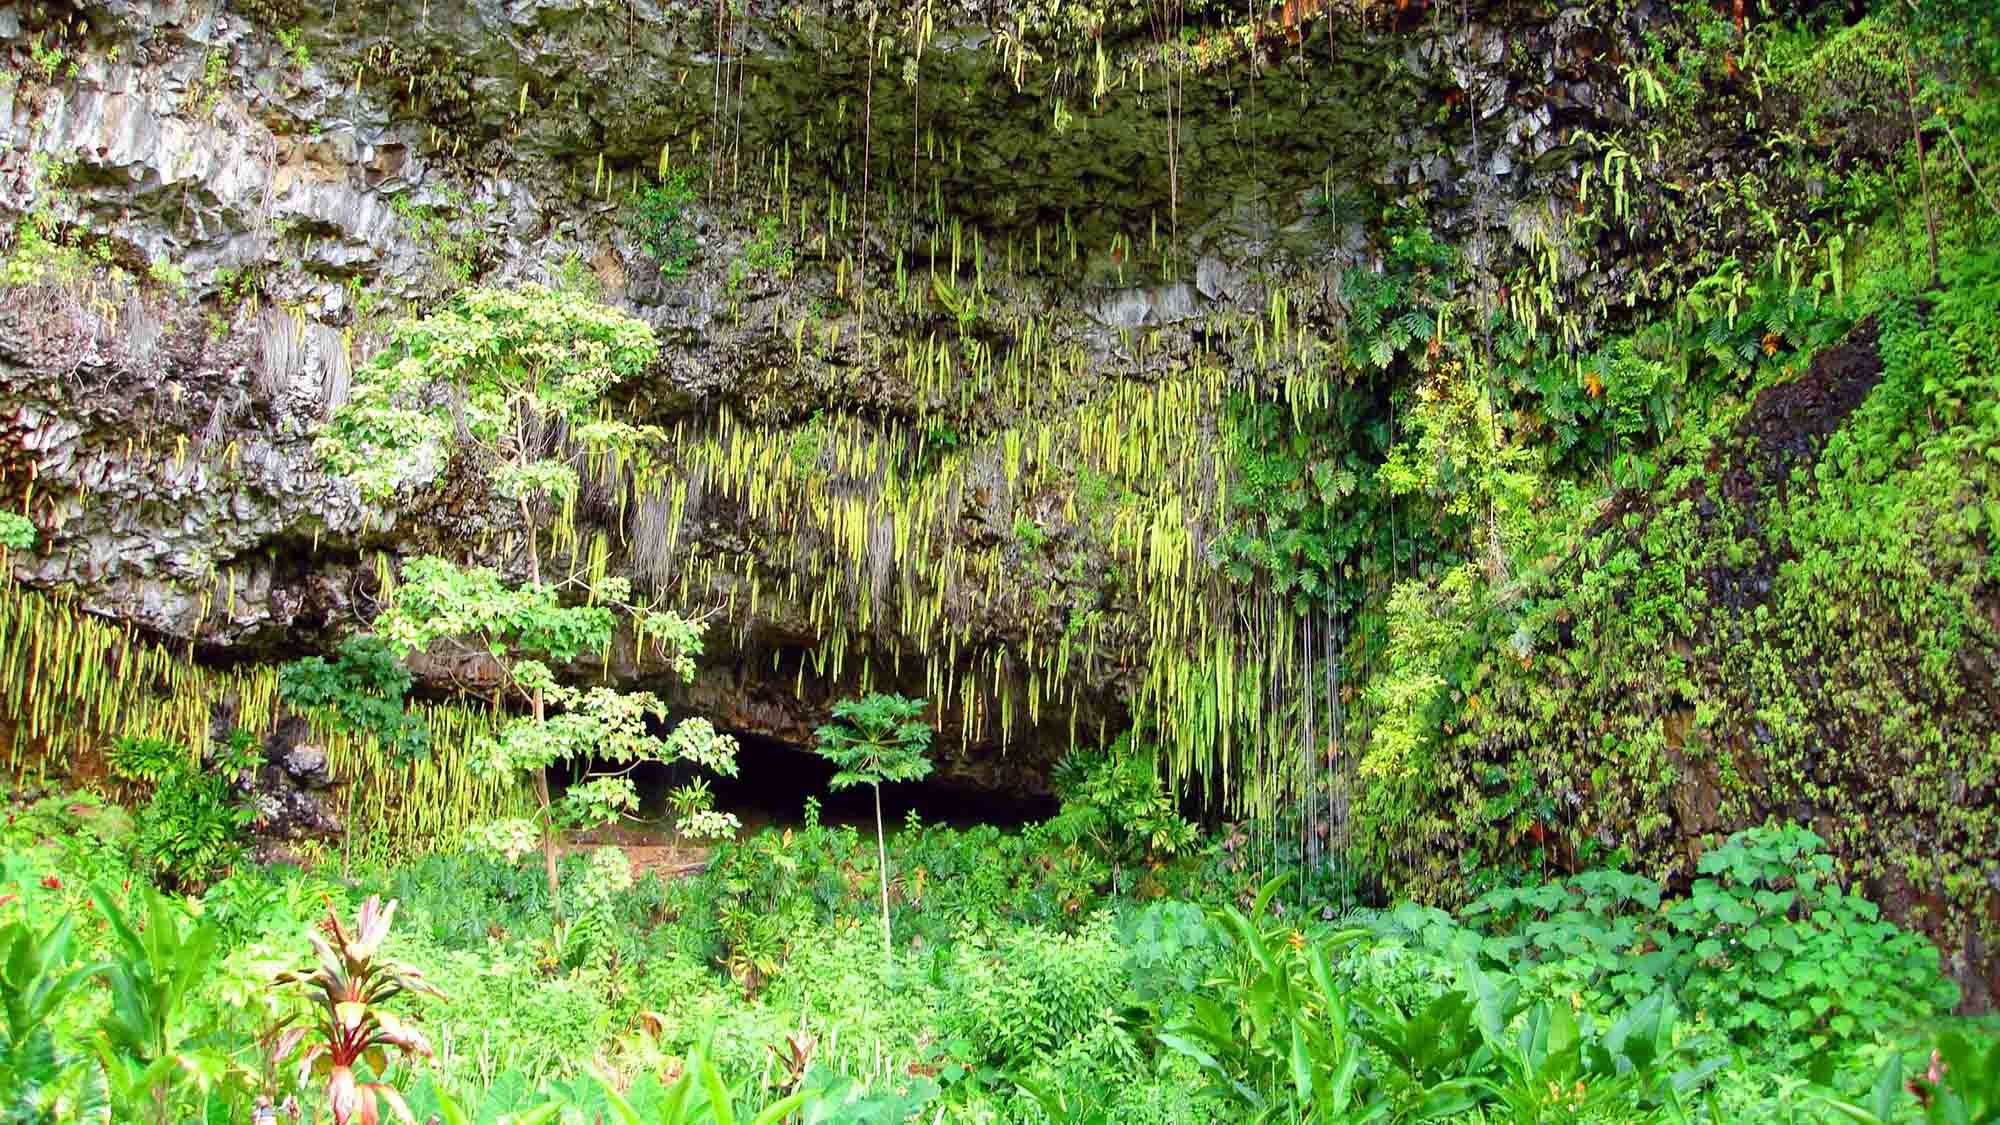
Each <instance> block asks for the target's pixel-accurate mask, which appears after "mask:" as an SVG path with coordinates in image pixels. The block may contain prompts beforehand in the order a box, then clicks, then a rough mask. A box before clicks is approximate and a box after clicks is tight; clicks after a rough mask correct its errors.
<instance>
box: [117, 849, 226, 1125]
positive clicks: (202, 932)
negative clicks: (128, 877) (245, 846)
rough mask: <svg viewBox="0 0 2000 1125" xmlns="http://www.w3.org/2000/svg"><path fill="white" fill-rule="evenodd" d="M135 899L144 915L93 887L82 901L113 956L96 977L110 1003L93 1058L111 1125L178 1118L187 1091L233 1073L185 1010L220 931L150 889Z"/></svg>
mask: <svg viewBox="0 0 2000 1125" xmlns="http://www.w3.org/2000/svg"><path fill="white" fill-rule="evenodd" d="M137 898H138V899H140V900H141V902H142V903H143V907H142V908H143V910H144V913H143V915H140V916H139V917H137V918H135V917H133V916H132V915H128V914H127V913H126V912H125V911H124V910H122V909H120V907H119V905H118V901H117V900H116V899H115V898H113V897H112V896H111V895H110V894H109V893H108V892H107V891H105V890H104V889H103V888H93V891H92V894H91V901H92V902H93V903H95V904H96V906H97V909H98V911H99V912H101V913H102V914H103V915H104V920H105V921H106V922H107V923H108V924H109V925H110V928H111V935H112V943H113V944H112V950H113V953H114V954H115V956H114V957H113V958H112V960H111V961H110V963H109V964H108V965H107V966H106V967H105V970H104V980H105V983H106V984H107V985H109V986H110V995H111V1005H110V1009H109V1011H108V1012H107V1013H106V1015H105V1016H104V1021H103V1023H102V1025H101V1026H100V1028H99V1032H98V1036H97V1054H98V1060H99V1061H100V1062H101V1063H102V1064H103V1066H104V1072H105V1076H106V1077H107V1078H108V1079H109V1081H110V1087H111V1094H112V1105H113V1109H114V1110H115V1111H116V1112H117V1114H118V1115H119V1117H120V1119H122V1120H133V1119H137V1118H139V1117H140V1116H142V1115H143V1117H144V1119H146V1120H150V1121H153V1122H155V1123H156V1125H166V1123H167V1122H169V1121H183V1120H187V1118H186V1117H185V1116H183V1115H182V1114H183V1110H184V1108H185V1106H186V1100H185V1099H186V1098H187V1097H188V1096H189V1095H188V1090H187V1087H188V1086H189V1085H190V1084H192V1085H193V1086H194V1087H195V1089H196V1091H200V1092H205V1091H207V1090H208V1089H211V1088H213V1087H214V1086H216V1085H217V1084H219V1083H221V1082H222V1081H224V1080H226V1079H228V1078H230V1077H231V1076H232V1074H234V1073H235V1071H234V1067H233V1065H232V1064H231V1062H230V1060H229V1057H228V1055H227V1054H226V1053H224V1051H223V1050H222V1049H220V1047H219V1045H218V1043H217V1041H216V1036H215V1034H214V1031H215V1029H214V1028H213V1027H212V1026H211V1025H209V1024H208V1023H207V1022H206V1021H205V1020H204V1019H203V1014H202V1011H201V1008H200V1006H199V1005H197V1004H196V1003H195V1002H194V1001H195V1000H196V998H197V997H198V995H199V994H200V992H201V990H202V988H203V987H204V986H205V985H206V984H207V983H208V982H209V979H210V977H211V976H212V975H213V973H214V972H215V970H216V967H217V965H218V964H219V963H220V961H221V957H222V951H221V946H220V941H219V938H220V936H221V932H220V931H219V930H218V929H217V928H216V927H215V925H214V924H213V923H211V922H207V921H202V920H198V919H190V918H188V917H186V915H185V914H183V913H182V911H181V910H180V909H179V908H178V907H177V906H175V905H174V904H173V902H172V901H171V900H169V899H168V898H167V897H166V896H164V895H161V894H159V893H158V892H156V891H154V890H152V889H151V888H150V887H144V886H142V887H141V888H140V889H139V891H138V894H137ZM135 913H136V912H135Z"/></svg>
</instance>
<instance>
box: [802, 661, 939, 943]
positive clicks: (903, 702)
mask: <svg viewBox="0 0 2000 1125" xmlns="http://www.w3.org/2000/svg"><path fill="white" fill-rule="evenodd" d="M926 706H928V704H927V703H926V701H924V700H921V699H906V698H904V697H903V696H900V695H883V694H881V693H879V692H877V693H875V694H873V695H869V696H866V697H864V698H862V699H844V700H842V701H840V702H839V703H836V704H834V705H833V717H834V719H835V720H836V721H834V722H831V723H827V724H825V725H824V726H822V727H820V728H819V729H818V730H817V731H815V732H813V733H814V736H815V737H817V738H818V739H819V745H818V747H817V749H818V751H819V756H820V757H822V758H825V759H826V760H827V761H829V762H832V763H833V764H834V766H835V767H836V768H837V769H838V770H839V772H837V773H835V774H834V775H833V779H832V780H831V781H830V782H828V783H827V784H828V786H829V787H830V788H833V789H835V790H840V789H846V788H848V787H849V786H853V785H866V786H868V787H869V788H870V789H871V790H873V791H874V796H875V851H876V855H877V858H878V860H879V861H880V863H881V872H880V875H881V884H882V952H883V953H885V954H886V953H888V952H889V951H890V950H891V949H892V948H893V943H892V942H891V940H890V936H889V846H888V842H887V837H886V836H885V835H884V833H883V831H882V783H883V782H885V781H886V782H894V781H921V780H923V779H924V778H926V777H929V776H930V773H931V761H930V759H929V758H927V757H925V754H926V753H927V752H928V751H929V750H930V746H931V728H930V724H928V723H926V722H924V721H923V715H924V708H925V707H926Z"/></svg>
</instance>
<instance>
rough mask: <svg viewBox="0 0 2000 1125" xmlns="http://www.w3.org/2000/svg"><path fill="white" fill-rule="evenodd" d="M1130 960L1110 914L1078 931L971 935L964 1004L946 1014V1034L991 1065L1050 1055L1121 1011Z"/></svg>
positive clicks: (960, 976)
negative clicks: (1114, 934) (1125, 971)
mask: <svg viewBox="0 0 2000 1125" xmlns="http://www.w3.org/2000/svg"><path fill="white" fill-rule="evenodd" d="M1123 962H1124V957H1123V954H1122V951H1121V950H1120V949H1119V948H1118V944H1117V942H1116V941H1115V940H1114V939H1113V937H1112V934H1111V928H1110V923H1109V919H1107V918H1105V917H1104V916H1102V915H1100V916H1098V917H1096V918H1093V919H1092V920H1091V921H1089V922H1088V923H1086V924H1085V925H1084V927H1083V928H1082V929H1081V930H1080V931H1078V932H1077V933H1075V934H1057V933H1051V932H1049V931H1047V930H1042V929H1036V928H1028V929H1021V930H1016V931H1013V932H1011V933H1005V934H1001V935H998V936H997V937H994V938H993V939H991V940H990V941H987V940H982V939H980V938H978V937H971V938H968V939H966V940H965V941H963V942H962V943H960V944H959V946H958V947H957V948H956V949H954V950H953V960H952V984H953V987H954V991H955V992H956V993H957V994H958V996H959V1001H958V1003H957V1005H956V1006H954V1007H952V1008H950V1009H948V1010H947V1011H946V1013H945V1015H944V1024H945V1026H944V1032H945V1035H946V1037H947V1038H948V1039H949V1040H952V1041H953V1046H954V1053H956V1054H959V1055H960V1057H964V1058H970V1059H972V1060H974V1061H976V1062H978V1063H981V1064H984V1065H989V1066H993V1067H999V1068H1016V1067H1020V1066H1024V1065H1026V1064H1028V1063H1030V1062H1033V1061H1034V1060H1036V1059H1040V1058H1046V1057H1048V1056H1050V1055H1053V1054H1054V1053H1056V1052H1058V1051H1060V1050H1062V1049H1064V1048H1065V1047H1066V1046H1067V1045H1068V1044H1069V1043H1070V1042H1071V1041H1072V1040H1075V1039H1077V1038H1079V1037H1081V1036H1083V1035H1085V1034H1087V1033H1088V1032H1090V1031H1091V1030H1092V1029H1093V1028H1095V1027H1096V1026H1098V1025H1099V1024H1101V1023H1103V1022H1105V1021H1106V1020H1109V1019H1111V1018H1113V1017H1114V1016H1115V1014H1116V1012H1117V1009H1118V1007H1119V1004H1120V1001H1121V1000H1122V999H1123V996H1124V984H1125V981H1124V975H1123V973H1122V972H1121V969H1122V967H1123Z"/></svg>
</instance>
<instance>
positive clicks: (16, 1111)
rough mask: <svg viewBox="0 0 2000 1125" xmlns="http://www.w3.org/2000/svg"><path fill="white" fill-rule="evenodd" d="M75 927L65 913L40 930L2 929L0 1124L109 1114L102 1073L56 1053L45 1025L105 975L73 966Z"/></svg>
mask: <svg viewBox="0 0 2000 1125" xmlns="http://www.w3.org/2000/svg"><path fill="white" fill-rule="evenodd" d="M5 897H6V896H0V901H4V898H5ZM74 923H75V919H74V918H73V917H72V916H70V915H67V914H65V915H64V916H63V917H61V918H59V919H57V920H56V921H55V922H54V923H53V924H52V925H50V926H49V927H48V928H47V929H45V930H41V931H39V932H37V931H36V930H35V929H33V928H32V927H30V926H29V925H28V924H27V923H26V922H13V923H9V924H8V925H6V926H0V1016H4V1018H5V1025H4V1026H0V1120H5V1121H48V1120H61V1119H65V1117H67V1115H71V1114H73V1115H74V1117H72V1118H68V1119H72V1120H102V1119H103V1114H104V1112H105V1111H106V1110H107V1109H108V1106H106V1105H105V1104H104V1103H105V1097H106V1095H105V1093H104V1090H103V1081H102V1075H101V1073H99V1072H98V1071H97V1070H96V1069H95V1068H94V1067H91V1066H89V1065H88V1063H87V1062H86V1061H85V1060H84V1059H82V1058H80V1057H74V1056H72V1055H71V1054H70V1053H68V1052H65V1051H63V1050H60V1049H59V1048H58V1047H57V1044H56V1040H55V1036H54V1033H53V1031H52V1029H51V1028H50V1026H49V1025H50V1022H51V1021H52V1020H53V1019H54V1017H55V1015H56V1013H57V1012H58V1011H59V1010H61V1008H62V1006H63V1005H64V1003H65V1002H67V1001H68V1000H69V998H70V997H71V996H73V995H75V994H76V993H77V990H78V989H80V988H82V987H83V985H84V984H85V983H86V982H88V981H89V979H90V978H91V977H92V976H94V975H96V974H98V973H100V972H102V971H103V970H104V966H102V965H84V964H78V963H77V962H76V961H75V960H74V958H73V956H72V954H71V950H70V934H71V931H72V930H73V928H74ZM93 1080H94V1081H93Z"/></svg>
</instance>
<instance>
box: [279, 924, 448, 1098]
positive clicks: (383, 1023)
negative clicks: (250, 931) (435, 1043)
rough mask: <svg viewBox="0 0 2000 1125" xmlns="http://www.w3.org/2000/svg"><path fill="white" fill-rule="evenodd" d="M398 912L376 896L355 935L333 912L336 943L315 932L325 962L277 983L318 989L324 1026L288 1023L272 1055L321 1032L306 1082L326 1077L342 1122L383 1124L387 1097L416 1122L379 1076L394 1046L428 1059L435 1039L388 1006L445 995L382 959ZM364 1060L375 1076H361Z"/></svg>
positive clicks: (310, 1051) (305, 1068)
mask: <svg viewBox="0 0 2000 1125" xmlns="http://www.w3.org/2000/svg"><path fill="white" fill-rule="evenodd" d="M395 917H396V903H395V902H394V900H391V901H390V903H389V905H387V906H383V905H382V900H381V898H380V897H379V896H376V895H370V896H369V897H368V901H367V902H364V903H362V904H361V912H360V914H359V915H358V916H357V917H356V918H355V922H354V929H353V931H352V932H351V933H350V932H349V931H348V930H347V929H346V928H345V927H343V926H342V925H341V924H340V917H339V915H337V914H335V913H334V912H333V911H332V910H331V909H328V910H327V921H326V925H325V929H326V931H327V935H330V936H331V939H332V940H331V941H329V940H328V936H323V935H321V934H319V933H313V934H311V935H310V936H311V938H312V943H313V951H314V953H315V954H316V955H317V957H318V960H319V964H318V965H317V966H314V967H313V968H311V969H309V970H307V969H294V970H292V971H290V972H285V973H280V974H278V976H277V978H276V980H275V981H274V982H273V983H275V984H277V985H279V986H285V985H303V986H304V987H306V988H307V989H308V990H316V991H317V992H318V993H319V995H318V996H317V997H315V1001H316V1002H317V1003H318V1004H319V1006H320V1013H319V1017H318V1023H317V1025H315V1026H300V1027H289V1028H285V1029H284V1031H283V1032H282V1033H281V1034H280V1035H279V1037H278V1039H277V1046H276V1049H275V1050H274V1051H273V1055H274V1057H275V1058H276V1059H278V1060H280V1061H282V1060H284V1059H286V1058H289V1057H290V1056H291V1055H292V1053H293V1052H294V1051H298V1050H299V1045H300V1044H301V1043H302V1042H304V1041H305V1040H306V1038H307V1037H308V1036H309V1035H312V1034H314V1033H315V1032H317V1036H318V1038H317V1041H315V1042H312V1043H307V1044H306V1046H305V1049H304V1050H303V1051H302V1052H300V1053H299V1056H298V1060H297V1065H298V1068H299V1081H300V1083H301V1084H303V1083H305V1082H307V1081H310V1080H312V1079H314V1078H323V1079H325V1081H326V1096H327V1101H328V1103H329V1104H330V1105H331V1107H332V1109H333V1120H334V1123H335V1125H349V1123H353V1125H376V1123H377V1122H379V1121H381V1120H382V1115H381V1105H382V1103H385V1102H386V1103H387V1104H388V1105H389V1107H390V1109H391V1110H393V1111H394V1112H395V1114H396V1116H397V1117H398V1118H400V1119H401V1120H403V1121H408V1122H412V1123H413V1125H414V1122H415V1120H416V1119H415V1118H414V1117H413V1116H412V1115H411V1113H410V1107H409V1106H408V1105H407V1104H406V1103H405V1102H404V1101H403V1095H402V1094H400V1093H398V1092H397V1090H396V1089H395V1087H393V1086H391V1085H389V1084H388V1083H386V1082H383V1081H380V1080H379V1079H380V1078H381V1075H382V1073H383V1070H384V1068H385V1066H386V1064H387V1062H388V1055H389V1051H390V1049H392V1048H393V1049H394V1050H395V1051H397V1052H398V1053H399V1054H400V1055H401V1056H402V1057H403V1058H405V1059H408V1058H410V1057H412V1056H416V1055H421V1056H423V1057H425V1058H429V1057H430V1054H431V1048H430V1044H429V1043H427V1042H425V1041H424V1037H423V1034H422V1033H421V1032H419V1031H418V1030H417V1029H416V1028H415V1027H413V1026H411V1025H410V1024H408V1023H406V1022H404V1020H403V1019H402V1017H400V1016H398V1015H396V1014H395V1013H394V1012H391V1011H389V1010H388V1009H387V1008H386V1007H384V1005H385V1004H386V1003H387V1002H388V1001H390V1000H392V999H394V998H395V997H397V996H401V995H403V994H404V993H412V994H419V995H428V996H435V997H437V998H438V999H440V1000H442V999H444V993H442V992H440V991H438V990H437V988H436V986H434V985H432V984H431V983H430V982H429V981H426V980H425V979H424V975H423V973H421V972H419V971H418V970H416V969H414V968H411V967H410V966H408V965H405V964H402V963H401V962H398V961H392V960H389V959H387V958H384V957H382V956H381V951H382V941H383V939H384V938H386V937H388V936H389V923H390V922H391V921H392V920H394V918H395ZM362 1063H366V1064H367V1065H368V1068H369V1070H370V1071H371V1072H373V1074H374V1075H375V1077H376V1079H377V1080H376V1081H370V1082H363V1081H361V1080H360V1079H359V1078H358V1077H357V1076H356V1074H355V1067H356V1066H358V1065H360V1064H362Z"/></svg>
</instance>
